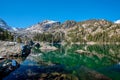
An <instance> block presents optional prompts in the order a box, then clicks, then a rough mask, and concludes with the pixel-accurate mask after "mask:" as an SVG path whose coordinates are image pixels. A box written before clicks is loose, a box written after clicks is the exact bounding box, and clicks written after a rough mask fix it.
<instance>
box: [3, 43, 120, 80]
mask: <svg viewBox="0 0 120 80" xmlns="http://www.w3.org/2000/svg"><path fill="white" fill-rule="evenodd" d="M54 46H56V47H57V48H58V50H55V51H45V52H42V51H40V50H37V49H33V50H32V53H31V54H30V55H29V56H28V57H27V58H26V60H24V61H23V62H22V63H21V65H20V67H19V68H18V69H16V70H15V71H14V72H12V73H11V74H10V75H8V76H7V77H6V78H4V80H10V79H12V80H17V79H34V78H35V79H39V78H41V76H42V75H43V74H44V76H46V77H47V76H49V77H50V76H51V75H52V76H53V74H54V75H59V76H60V75H63V74H66V77H68V75H69V76H71V75H72V77H74V79H76V80H77V79H78V78H79V79H80V80H88V79H89V80H97V77H98V76H99V77H103V76H104V78H105V79H106V80H110V79H112V80H120V77H119V74H120V64H119V63H120V45H116V44H111V45H108V44H107V45H103V44H101V45H84V44H81V45H75V44H74V45H65V46H61V45H58V44H55V45H54ZM76 50H83V51H87V52H90V54H80V53H76ZM88 73H89V75H88ZM95 75H96V76H97V77H96V76H95ZM45 80H46V79H45ZM68 80H69V79H68ZM71 80H72V79H71ZM98 80H100V79H98Z"/></svg>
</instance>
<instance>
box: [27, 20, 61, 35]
mask: <svg viewBox="0 0 120 80" xmlns="http://www.w3.org/2000/svg"><path fill="white" fill-rule="evenodd" d="M56 26H60V22H58V21H51V20H45V21H43V22H40V23H38V24H35V25H33V26H31V27H29V28H27V29H26V31H29V32H36V33H42V32H44V31H47V30H49V29H50V28H52V27H56Z"/></svg>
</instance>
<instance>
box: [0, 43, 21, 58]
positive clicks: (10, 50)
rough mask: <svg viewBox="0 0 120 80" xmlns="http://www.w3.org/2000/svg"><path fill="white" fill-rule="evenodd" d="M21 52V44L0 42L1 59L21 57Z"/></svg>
mask: <svg viewBox="0 0 120 80" xmlns="http://www.w3.org/2000/svg"><path fill="white" fill-rule="evenodd" d="M20 52H21V47H20V43H16V42H8V41H0V57H1V58H7V57H10V56H13V57H15V56H19V55H20Z"/></svg>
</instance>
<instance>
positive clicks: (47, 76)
mask: <svg viewBox="0 0 120 80" xmlns="http://www.w3.org/2000/svg"><path fill="white" fill-rule="evenodd" d="M38 80H79V79H78V77H76V76H74V75H72V74H65V73H58V72H52V73H42V74H41V75H40V78H39V79H38Z"/></svg>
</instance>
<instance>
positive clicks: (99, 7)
mask: <svg viewBox="0 0 120 80" xmlns="http://www.w3.org/2000/svg"><path fill="white" fill-rule="evenodd" d="M119 4H120V0H0V18H2V19H4V20H5V21H6V22H7V23H8V24H9V25H10V26H14V27H28V26H30V25H33V24H35V23H37V22H40V21H43V20H46V19H49V20H57V21H61V22H64V21H66V20H76V21H82V20H87V19H95V18H96V19H107V20H110V21H115V20H118V19H120V5H119Z"/></svg>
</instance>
